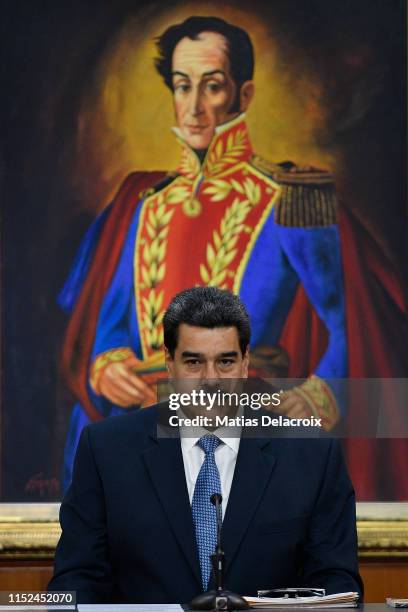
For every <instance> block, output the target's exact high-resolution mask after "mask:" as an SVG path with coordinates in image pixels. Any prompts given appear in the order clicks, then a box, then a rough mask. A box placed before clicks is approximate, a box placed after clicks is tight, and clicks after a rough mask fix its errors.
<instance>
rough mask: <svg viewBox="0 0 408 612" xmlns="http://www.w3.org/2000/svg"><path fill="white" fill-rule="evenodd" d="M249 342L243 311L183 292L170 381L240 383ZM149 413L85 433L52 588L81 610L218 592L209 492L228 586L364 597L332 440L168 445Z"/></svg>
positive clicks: (175, 305)
mask: <svg viewBox="0 0 408 612" xmlns="http://www.w3.org/2000/svg"><path fill="white" fill-rule="evenodd" d="M249 340H250V326H249V319H248V315H247V313H246V311H245V308H244V306H243V304H242V302H241V301H240V300H239V298H238V297H237V296H234V295H232V294H231V293H229V292H227V291H222V290H220V289H216V288H215V287H195V288H193V289H188V290H186V291H183V292H181V293H180V294H178V295H177V296H176V297H175V298H174V299H173V300H172V302H171V304H170V306H169V308H168V309H167V311H166V314H165V316H164V341H165V346H166V364H167V368H168V371H169V374H170V377H171V378H173V379H175V380H180V379H198V380H200V381H202V382H203V384H210V382H211V380H214V379H217V380H219V379H223V378H231V379H232V378H234V379H239V378H246V377H247V376H248V346H249ZM186 410H187V409H186ZM158 414H159V408H158V406H154V407H152V408H148V409H146V410H143V411H139V412H137V413H131V414H128V415H124V416H119V417H115V418H112V419H108V420H106V421H103V422H100V423H96V424H94V425H90V426H88V427H86V428H85V429H84V431H83V433H82V436H81V440H80V443H79V447H78V451H77V455H76V460H75V468H74V476H73V481H72V484H71V486H70V488H69V489H68V491H67V494H66V496H65V498H64V500H63V502H62V506H61V514H60V520H61V526H62V535H61V539H60V541H59V544H58V547H57V551H56V556H55V571H54V576H53V578H52V580H51V582H50V584H49V590H55V591H57V590H58V591H60V590H75V591H77V598H78V601H79V602H89V603H98V602H123V603H126V602H128V603H130V602H134V603H171V602H179V603H182V602H187V601H190V600H191V599H192V598H193V597H194V596H195V595H197V594H198V593H199V592H200V591H202V590H203V589H204V590H205V589H206V588H207V587H208V588H211V586H213V577H212V575H210V568H209V560H208V553H209V552H211V551H212V550H213V546H214V544H215V516H214V514H212V513H213V511H214V510H213V508H212V506H211V503H210V501H209V495H208V492H209V491H213V492H214V491H217V490H219V492H220V493H221V494H222V497H223V516H224V518H223V524H222V537H223V547H224V550H225V553H226V557H227V564H226V573H225V583H226V588H228V589H230V590H232V591H236V592H239V593H243V594H248V595H250V594H252V595H253V594H256V591H257V589H269V588H276V587H284V586H309V587H324V588H325V589H326V592H327V593H335V592H344V591H358V592H359V593H360V594H362V589H363V587H362V583H361V579H360V577H359V574H358V563H357V538H356V522H355V499H354V491H353V488H352V485H351V483H350V480H349V477H348V475H347V471H346V468H345V465H344V462H343V459H342V455H341V451H340V448H339V445H338V442H337V441H336V440H330V439H304V438H303V439H293V438H280V437H276V436H275V437H272V438H266V437H263V438H248V437H245V436H244V435H241V436H240V437H232V438H231V437H229V436H228V435H226V432H225V431H224V430H221V429H216V430H215V431H213V430H211V431H208V430H207V429H204V430H203V431H202V432H200V431H198V432H197V431H194V432H193V433H190V434H189V435H183V434H182V433H181V435H180V437H176V438H167V439H166V438H161V437H160V436H158V433H157V432H158V429H157V422H158ZM181 432H182V430H181ZM201 434H202V435H201ZM214 512H215V511H214Z"/></svg>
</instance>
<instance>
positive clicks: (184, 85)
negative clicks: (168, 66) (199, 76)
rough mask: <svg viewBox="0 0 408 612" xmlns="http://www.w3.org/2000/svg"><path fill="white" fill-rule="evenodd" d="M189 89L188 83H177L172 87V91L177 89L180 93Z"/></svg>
mask: <svg viewBox="0 0 408 612" xmlns="http://www.w3.org/2000/svg"><path fill="white" fill-rule="evenodd" d="M189 90H190V85H189V84H188V83H179V84H178V85H175V87H174V91H179V92H182V93H186V92H187V91H189Z"/></svg>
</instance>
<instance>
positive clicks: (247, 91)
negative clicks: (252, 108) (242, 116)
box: [239, 81, 255, 113]
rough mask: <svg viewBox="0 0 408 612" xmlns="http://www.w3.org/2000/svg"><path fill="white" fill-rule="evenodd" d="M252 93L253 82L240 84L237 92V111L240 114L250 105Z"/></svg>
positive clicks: (253, 89) (253, 90)
mask: <svg viewBox="0 0 408 612" xmlns="http://www.w3.org/2000/svg"><path fill="white" fill-rule="evenodd" d="M254 93H255V85H254V82H253V81H245V83H242V85H241V90H240V92H239V110H240V111H241V113H244V112H245V111H246V110H247V108H248V106H249V105H250V104H251V101H252V98H253V97H254Z"/></svg>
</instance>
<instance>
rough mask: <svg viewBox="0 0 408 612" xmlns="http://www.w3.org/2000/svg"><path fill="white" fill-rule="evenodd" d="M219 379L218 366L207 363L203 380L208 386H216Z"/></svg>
mask: <svg viewBox="0 0 408 612" xmlns="http://www.w3.org/2000/svg"><path fill="white" fill-rule="evenodd" d="M217 378H218V373H217V368H216V364H215V363H211V362H207V363H206V364H205V367H204V369H203V372H202V380H204V381H205V383H206V384H208V385H212V384H215V381H216V379H217Z"/></svg>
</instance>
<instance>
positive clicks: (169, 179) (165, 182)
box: [139, 172, 178, 200]
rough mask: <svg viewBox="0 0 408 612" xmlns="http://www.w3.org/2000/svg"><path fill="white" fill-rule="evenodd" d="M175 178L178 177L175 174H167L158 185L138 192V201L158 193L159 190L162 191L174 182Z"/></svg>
mask: <svg viewBox="0 0 408 612" xmlns="http://www.w3.org/2000/svg"><path fill="white" fill-rule="evenodd" d="M177 176H178V173H177V172H167V173H166V176H165V177H164V178H162V179H161V180H160V181H159V182H158V183H156V184H155V185H152V187H148V188H147V189H142V191H140V193H139V200H143V199H144V198H148V197H149V196H151V195H153V194H154V193H157V192H158V191H160V190H161V189H164V188H165V187H167V186H168V185H170V183H171V182H172V181H174V179H175V178H176V177H177Z"/></svg>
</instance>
